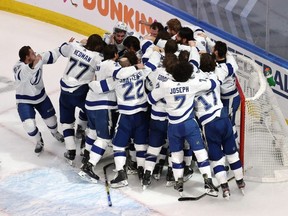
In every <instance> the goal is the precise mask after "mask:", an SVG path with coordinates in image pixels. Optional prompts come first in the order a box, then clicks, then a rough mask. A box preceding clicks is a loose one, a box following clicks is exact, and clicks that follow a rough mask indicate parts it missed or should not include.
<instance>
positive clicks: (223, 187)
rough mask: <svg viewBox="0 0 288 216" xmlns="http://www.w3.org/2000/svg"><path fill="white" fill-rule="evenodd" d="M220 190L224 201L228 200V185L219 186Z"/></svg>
mask: <svg viewBox="0 0 288 216" xmlns="http://www.w3.org/2000/svg"><path fill="white" fill-rule="evenodd" d="M221 189H222V192H223V198H224V199H226V200H229V199H230V189H229V186H228V183H224V184H221Z"/></svg>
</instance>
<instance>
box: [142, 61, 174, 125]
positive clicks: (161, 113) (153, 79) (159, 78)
mask: <svg viewBox="0 0 288 216" xmlns="http://www.w3.org/2000/svg"><path fill="white" fill-rule="evenodd" d="M168 79H173V78H172V75H171V74H169V73H167V72H166V70H165V68H163V67H161V68H157V69H156V70H155V71H154V72H152V73H150V74H149V75H148V77H147V80H146V83H147V84H146V88H147V89H148V90H149V91H152V90H153V89H154V88H156V86H159V85H161V83H163V82H167V80H168ZM165 107H166V102H165V100H159V101H158V102H157V103H155V104H152V106H151V119H154V120H158V121H165V120H166V119H167V112H166V110H165Z"/></svg>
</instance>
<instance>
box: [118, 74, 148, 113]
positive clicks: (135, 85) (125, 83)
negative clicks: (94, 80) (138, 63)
mask: <svg viewBox="0 0 288 216" xmlns="http://www.w3.org/2000/svg"><path fill="white" fill-rule="evenodd" d="M146 76H147V71H145V70H138V72H137V73H135V74H133V75H132V76H130V77H128V78H126V79H119V80H117V84H116V86H115V92H116V97H117V103H118V109H119V112H120V113H123V114H127V115H132V114H135V113H138V112H140V111H146V110H147V95H146V93H145V89H144V82H145V79H146Z"/></svg>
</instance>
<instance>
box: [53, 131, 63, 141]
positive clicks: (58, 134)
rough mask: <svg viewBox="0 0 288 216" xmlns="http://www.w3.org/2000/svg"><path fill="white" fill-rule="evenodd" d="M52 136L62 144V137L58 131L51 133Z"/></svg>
mask: <svg viewBox="0 0 288 216" xmlns="http://www.w3.org/2000/svg"><path fill="white" fill-rule="evenodd" d="M52 136H53V137H54V138H55V139H56V140H57V141H59V142H64V136H63V135H62V134H60V133H59V132H58V131H57V132H56V133H54V134H53V133H52Z"/></svg>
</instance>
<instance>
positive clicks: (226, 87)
mask: <svg viewBox="0 0 288 216" xmlns="http://www.w3.org/2000/svg"><path fill="white" fill-rule="evenodd" d="M206 41H207V45H208V47H209V49H210V50H212V47H214V46H215V42H214V41H212V40H211V39H210V38H209V37H207V38H206ZM218 67H220V68H221V70H215V73H216V75H217V76H218V79H219V80H221V82H222V84H221V87H220V89H221V98H223V99H229V98H231V97H235V96H237V95H238V94H239V93H238V90H237V87H236V80H235V78H236V71H237V70H238V65H237V62H236V60H235V59H234V57H233V55H232V54H231V53H230V52H229V51H228V52H227V54H226V61H225V62H220V63H218ZM221 73H224V77H225V78H224V79H223V74H221Z"/></svg>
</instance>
